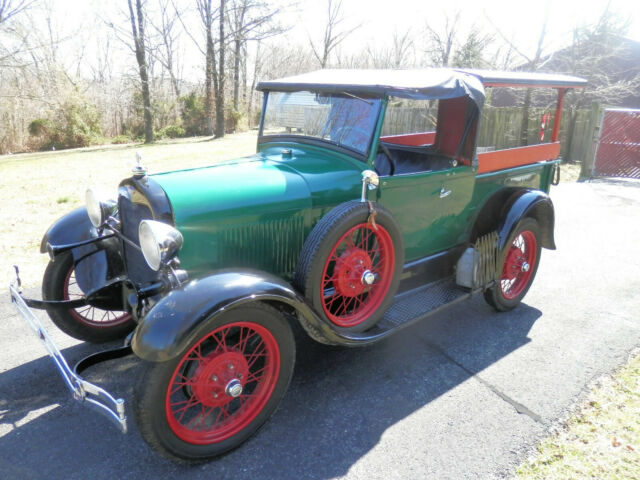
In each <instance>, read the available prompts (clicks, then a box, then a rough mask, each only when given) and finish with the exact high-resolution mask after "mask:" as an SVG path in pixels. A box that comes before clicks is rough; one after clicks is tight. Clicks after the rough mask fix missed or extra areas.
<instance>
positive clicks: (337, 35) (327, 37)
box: [309, 0, 360, 68]
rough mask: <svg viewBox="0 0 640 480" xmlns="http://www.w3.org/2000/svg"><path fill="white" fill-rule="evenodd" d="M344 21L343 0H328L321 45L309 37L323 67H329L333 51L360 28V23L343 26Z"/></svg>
mask: <svg viewBox="0 0 640 480" xmlns="http://www.w3.org/2000/svg"><path fill="white" fill-rule="evenodd" d="M343 23H344V17H343V14H342V0H327V23H326V25H325V27H324V35H323V37H322V41H321V42H320V44H319V45H316V44H315V43H314V41H313V40H312V39H311V37H309V43H310V44H311V50H312V51H313V55H314V56H315V57H316V60H318V63H319V64H320V67H321V68H326V67H327V63H328V61H329V56H330V55H331V52H333V51H334V50H335V49H336V47H338V45H340V44H341V43H342V42H343V41H345V40H346V39H347V37H349V35H351V34H352V33H353V32H354V31H355V30H357V29H358V28H360V25H356V26H355V27H352V28H347V29H345V28H342V25H343Z"/></svg>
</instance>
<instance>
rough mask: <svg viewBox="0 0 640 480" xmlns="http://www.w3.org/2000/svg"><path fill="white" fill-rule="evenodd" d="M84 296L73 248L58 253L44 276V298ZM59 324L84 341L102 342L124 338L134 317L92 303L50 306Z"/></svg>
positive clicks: (69, 298) (62, 328)
mask: <svg viewBox="0 0 640 480" xmlns="http://www.w3.org/2000/svg"><path fill="white" fill-rule="evenodd" d="M82 297H84V292H83V291H82V290H81V289H80V287H79V286H78V282H77V281H76V276H75V267H74V262H73V256H72V255H71V253H70V252H65V253H63V254H61V255H58V256H57V257H56V259H55V260H52V261H50V262H49V265H47V269H46V270H45V272H44V278H43V280H42V298H43V299H45V300H76V299H79V298H82ZM47 313H48V314H49V317H50V318H51V320H52V321H53V323H55V324H56V326H57V327H58V328H59V329H60V330H62V331H63V332H65V333H66V334H67V335H70V336H72V337H73V338H77V339H78V340H84V341H85V342H92V343H101V342H109V341H111V340H117V339H120V338H124V337H126V336H127V334H128V333H129V332H130V331H131V330H133V329H134V327H135V325H136V324H135V321H134V320H133V318H132V317H131V315H130V314H129V313H127V312H124V311H114V310H102V309H100V308H97V307H94V306H92V305H85V306H83V307H79V308H70V309H68V310H62V309H59V308H51V309H49V310H47Z"/></svg>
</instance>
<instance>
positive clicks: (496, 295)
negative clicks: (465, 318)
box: [484, 218, 541, 312]
mask: <svg viewBox="0 0 640 480" xmlns="http://www.w3.org/2000/svg"><path fill="white" fill-rule="evenodd" d="M539 232H540V227H539V226H538V222H536V221H535V220H534V219H533V218H525V219H524V220H522V222H520V225H519V226H518V228H517V229H516V231H515V232H514V233H513V234H512V235H511V238H510V239H509V242H508V243H507V247H506V248H505V249H504V250H503V252H502V257H501V258H502V259H503V261H502V268H501V269H500V271H498V272H497V275H496V276H497V282H496V284H495V285H494V286H493V287H491V288H489V289H488V290H486V291H485V292H484V298H485V300H486V301H487V303H488V304H489V305H491V306H492V307H494V308H495V309H496V310H498V311H501V312H504V311H507V310H511V309H512V308H515V307H516V306H517V305H518V304H519V303H520V302H521V301H522V299H523V298H524V296H525V295H526V294H527V292H528V291H529V288H530V287H531V284H532V283H533V279H534V278H535V276H536V272H537V271H538V265H539V263H540V253H541V248H540V242H539V241H538V239H539V238H540V234H539Z"/></svg>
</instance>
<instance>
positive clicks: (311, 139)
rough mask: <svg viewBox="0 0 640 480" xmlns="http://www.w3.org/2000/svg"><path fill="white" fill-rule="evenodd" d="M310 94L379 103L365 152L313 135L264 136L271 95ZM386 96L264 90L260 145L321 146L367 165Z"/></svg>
mask: <svg viewBox="0 0 640 480" xmlns="http://www.w3.org/2000/svg"><path fill="white" fill-rule="evenodd" d="M297 91H299V92H310V93H313V94H320V95H332V96H344V97H350V98H353V99H354V101H356V102H369V101H374V102H376V103H377V108H375V106H374V110H372V112H371V113H372V117H373V118H374V119H375V120H374V122H373V124H372V127H371V131H370V136H369V141H368V144H367V147H366V149H365V151H364V152H361V151H360V150H357V149H355V148H352V147H350V146H349V145H343V144H341V143H338V142H335V141H331V140H330V139H326V138H322V137H317V136H311V135H301V134H289V133H277V134H264V133H263V132H264V121H265V114H266V111H267V103H268V99H269V94H270V93H295V92H297ZM384 98H385V97H384V96H383V95H381V96H378V95H372V94H371V93H363V94H361V93H359V92H357V91H351V90H349V91H344V92H333V91H324V90H318V89H314V90H309V89H300V90H296V91H288V90H287V91H285V90H264V97H263V101H262V112H261V114H260V125H259V130H258V145H261V144H265V143H273V142H295V143H304V144H308V145H313V146H320V147H324V148H329V149H332V150H336V151H339V152H341V153H346V154H348V155H349V156H352V157H355V158H357V159H358V160H360V161H362V162H364V163H366V162H367V161H368V159H369V156H370V154H371V149H372V147H373V145H374V143H375V142H376V132H377V131H378V128H379V124H380V115H381V112H382V111H383V105H384Z"/></svg>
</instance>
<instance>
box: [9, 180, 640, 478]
mask: <svg viewBox="0 0 640 480" xmlns="http://www.w3.org/2000/svg"><path fill="white" fill-rule="evenodd" d="M552 197H553V198H554V200H555V203H556V212H557V234H556V240H557V244H558V247H559V249H558V250H557V251H555V252H549V251H544V253H543V256H542V264H541V266H540V269H539V271H538V276H537V278H536V281H535V283H534V286H533V288H532V290H531V291H530V292H529V294H528V296H527V297H526V302H525V303H524V304H523V305H521V306H520V307H519V308H517V309H516V310H515V311H513V312H510V313H507V314H495V313H493V311H492V310H491V309H490V308H489V307H488V306H487V305H485V303H484V301H483V299H482V298H475V299H474V300H472V301H470V302H468V303H466V304H463V305H459V306H457V307H454V308H452V309H450V310H448V311H446V312H444V313H442V314H441V315H438V316H436V317H432V318H430V319H428V320H426V321H424V322H422V323H421V324H419V325H416V326H414V327H412V328H410V329H408V330H407V331H404V332H401V333H399V334H398V335H396V336H395V337H393V338H391V339H389V340H388V341H385V342H383V343H381V344H379V345H376V346H373V347H370V348H366V349H353V350H350V349H337V348H328V347H324V346H321V345H318V344H315V343H313V342H311V341H302V343H301V344H299V347H298V358H297V364H296V372H295V374H294V378H293V382H292V385H291V387H290V389H289V391H288V393H287V395H286V396H285V398H284V401H283V403H282V405H281V408H280V409H279V411H278V412H277V413H276V415H275V416H274V417H273V418H272V419H271V421H270V422H269V423H268V424H267V425H266V426H265V428H263V429H262V430H261V431H260V432H259V434H258V435H257V436H255V437H254V438H253V439H252V440H250V441H249V442H248V443H246V444H245V445H244V446H243V447H241V448H240V449H238V450H236V451H234V452H233V453H231V454H229V455H227V456H225V457H223V458H222V459H219V460H218V461H214V462H211V463H209V464H204V465H199V466H195V467H185V466H178V465H174V464H172V463H170V462H167V461H165V460H163V459H161V458H160V457H158V456H157V455H155V454H154V453H153V452H152V451H151V450H150V449H149V448H148V447H147V446H146V445H145V444H144V443H143V441H142V439H141V438H140V435H139V433H138V431H137V430H136V428H135V426H132V429H131V430H132V431H131V432H130V433H129V434H128V435H127V436H123V435H121V434H120V433H118V432H117V431H116V429H115V428H114V427H112V426H111V425H110V424H108V423H107V422H106V421H105V420H104V419H102V418H101V417H96V416H94V415H93V414H92V413H91V412H90V411H88V410H86V409H84V408H83V407H81V406H79V405H76V404H75V403H73V402H72V401H71V400H70V398H69V397H68V396H67V393H66V390H65V389H64V387H63V385H62V383H61V381H60V380H59V379H58V378H57V376H56V373H55V372H54V369H53V367H52V365H51V364H50V360H49V359H48V358H46V357H43V350H42V347H41V346H40V345H39V344H38V343H37V341H36V340H35V338H32V336H31V334H30V333H29V332H27V330H26V328H25V327H23V326H22V325H21V321H20V320H19V319H18V318H17V316H16V315H14V314H13V312H12V311H11V308H10V305H8V303H7V300H6V298H5V299H3V300H2V302H3V303H0V319H1V322H0V372H1V373H0V477H2V478H7V479H12V478H20V479H28V478H34V479H41V478H42V479H44V478H46V479H56V478H60V479H63V478H64V479H76V478H77V479H86V478H92V479H103V478H104V479H107V478H108V479H112V478H135V479H164V478H166V479H172V480H173V479H175V478H183V477H184V478H189V479H205V478H206V479H210V478H233V479H234V480H236V479H244V478H295V479H302V478H318V479H324V478H333V477H343V476H344V477H347V478H363V479H364V478H366V479H373V478H385V479H388V478H439V479H444V478H456V479H459V478H482V479H485V478H491V477H500V476H505V475H509V472H510V471H511V469H513V468H514V466H516V465H517V464H518V463H519V462H520V461H521V460H522V459H523V458H524V457H525V455H526V454H527V451H528V449H530V448H531V447H532V446H533V445H535V442H536V440H538V439H539V438H540V437H541V436H543V435H544V434H545V432H546V431H547V429H548V428H549V426H550V425H551V424H553V422H554V421H556V419H557V418H558V417H560V416H561V415H563V413H565V412H566V409H567V408H568V407H569V406H570V405H571V404H572V403H573V402H574V401H575V400H576V399H577V398H579V396H580V394H581V393H582V392H584V390H585V387H586V385H587V384H589V382H590V381H591V380H593V379H594V378H596V377H598V376H599V375H601V374H603V373H605V372H608V371H610V370H612V369H613V368H614V367H615V366H617V365H619V364H620V363H622V362H623V361H624V360H625V359H626V357H627V354H628V352H629V351H630V350H631V349H632V348H633V347H635V346H637V345H639V344H640V313H639V312H640V295H639V294H638V291H640V275H639V274H638V272H639V271H640V255H639V254H638V240H640V186H639V185H627V186H622V185H617V184H612V183H582V184H562V185H561V186H559V187H556V188H555V189H554V191H553V193H552ZM27 293H29V292H27ZM54 336H55V338H56V339H57V340H59V341H60V343H61V344H62V346H63V347H64V352H65V354H66V355H67V357H68V358H69V359H71V360H73V361H75V360H77V359H79V358H81V357H82V356H83V355H84V354H85V353H87V352H89V351H91V350H92V347H90V346H87V345H83V344H77V343H76V342H74V341H72V340H71V339H69V338H68V337H65V336H64V335H63V334H61V333H59V332H56V333H55V334H54ZM136 369H137V363H136V361H135V360H132V359H122V360H114V361H111V362H109V363H107V364H102V365H101V366H97V367H94V368H92V369H91V371H90V372H89V373H88V377H89V378H90V379H92V380H94V381H101V382H103V384H104V385H106V386H107V387H108V389H109V390H111V391H113V392H116V393H118V394H121V395H124V397H125V398H126V399H127V400H129V399H131V396H132V391H133V389H134V388H135V381H134V379H135V373H136Z"/></svg>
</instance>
